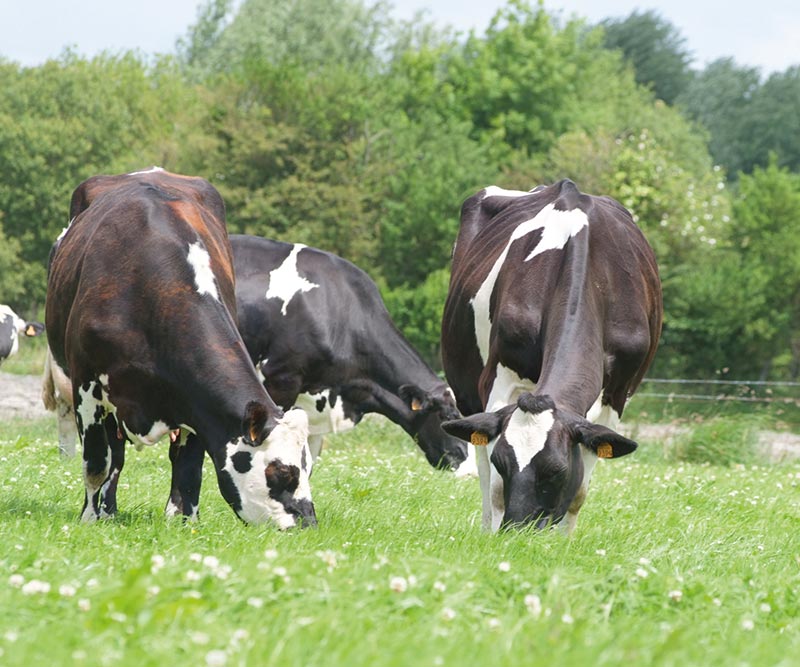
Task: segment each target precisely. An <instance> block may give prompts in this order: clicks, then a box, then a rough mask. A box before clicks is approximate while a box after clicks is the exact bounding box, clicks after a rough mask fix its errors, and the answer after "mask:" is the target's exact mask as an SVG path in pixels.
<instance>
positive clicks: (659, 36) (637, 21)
mask: <svg viewBox="0 0 800 667" xmlns="http://www.w3.org/2000/svg"><path fill="white" fill-rule="evenodd" d="M601 25H602V26H603V28H605V44H606V46H607V47H608V48H610V49H619V50H621V51H622V53H623V55H624V57H625V60H627V61H628V62H630V63H631V65H632V66H633V68H634V71H635V72H636V81H637V82H638V83H640V84H642V85H644V86H648V87H650V88H652V89H653V92H654V93H655V94H656V97H658V98H659V99H661V100H663V101H664V102H666V103H667V104H672V103H674V102H675V100H676V99H677V98H678V96H679V95H680V94H681V93H682V92H683V90H684V89H685V88H686V86H687V85H688V83H689V82H690V80H691V70H690V68H689V64H690V63H691V60H692V57H691V54H690V52H689V51H688V50H687V49H686V46H685V44H686V39H685V38H684V37H683V36H682V35H681V34H680V31H679V30H678V29H677V28H676V27H675V26H674V25H673V24H672V23H670V22H669V21H667V20H666V19H664V18H663V17H661V16H660V15H659V14H658V12H656V11H654V10H647V11H644V12H640V11H638V10H637V11H634V12H633V13H631V14H630V15H629V16H628V17H627V18H624V19H621V20H620V19H607V20H605V21H603V22H602V23H601Z"/></svg>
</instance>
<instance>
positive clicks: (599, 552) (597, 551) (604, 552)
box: [595, 549, 606, 556]
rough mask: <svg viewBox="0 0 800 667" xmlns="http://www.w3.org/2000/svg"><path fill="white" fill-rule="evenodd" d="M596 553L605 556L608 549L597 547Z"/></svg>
mask: <svg viewBox="0 0 800 667" xmlns="http://www.w3.org/2000/svg"><path fill="white" fill-rule="evenodd" d="M595 553H596V554H597V555H598V556H605V555H606V550H605V549H597V550H595Z"/></svg>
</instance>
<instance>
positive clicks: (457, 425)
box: [442, 412, 503, 446]
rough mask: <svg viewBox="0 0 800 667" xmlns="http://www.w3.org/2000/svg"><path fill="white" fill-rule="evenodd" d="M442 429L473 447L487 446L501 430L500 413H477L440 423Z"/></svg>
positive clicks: (501, 417) (501, 418)
mask: <svg viewBox="0 0 800 667" xmlns="http://www.w3.org/2000/svg"><path fill="white" fill-rule="evenodd" d="M442 429H444V432H445V433H449V434H450V435H452V436H455V437H456V438H459V439H460V440H464V441H465V442H469V443H471V444H473V445H478V446H480V445H488V444H489V441H490V440H494V439H495V438H496V437H497V436H498V435H500V431H501V430H502V429H503V413H502V412H479V413H478V414H476V415H471V416H470V417H464V418H463V419H453V420H451V421H446V422H442Z"/></svg>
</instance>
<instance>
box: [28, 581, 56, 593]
mask: <svg viewBox="0 0 800 667" xmlns="http://www.w3.org/2000/svg"><path fill="white" fill-rule="evenodd" d="M22 592H23V593H24V594H25V595H36V594H37V593H41V594H44V593H49V592H50V584H48V583H47V582H46V581H39V580H38V579H31V580H30V581H29V582H28V583H26V584H23V586H22Z"/></svg>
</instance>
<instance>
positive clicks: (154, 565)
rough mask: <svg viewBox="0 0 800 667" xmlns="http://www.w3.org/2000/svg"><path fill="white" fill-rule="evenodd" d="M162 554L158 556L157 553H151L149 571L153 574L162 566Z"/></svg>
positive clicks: (163, 561)
mask: <svg viewBox="0 0 800 667" xmlns="http://www.w3.org/2000/svg"><path fill="white" fill-rule="evenodd" d="M165 562H166V561H165V560H164V556H160V555H159V554H153V556H152V557H151V558H150V572H152V573H153V574H155V573H156V572H158V571H159V570H160V569H161V568H162V567H164V563H165Z"/></svg>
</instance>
